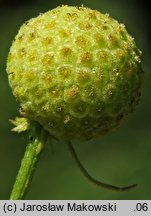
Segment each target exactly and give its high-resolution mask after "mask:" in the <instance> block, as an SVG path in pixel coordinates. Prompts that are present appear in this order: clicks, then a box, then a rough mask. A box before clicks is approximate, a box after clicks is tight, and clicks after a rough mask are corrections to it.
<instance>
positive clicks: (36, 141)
mask: <svg viewBox="0 0 151 216" xmlns="http://www.w3.org/2000/svg"><path fill="white" fill-rule="evenodd" d="M33 135H34V136H35V138H34V137H33V138H32V137H31V139H33V140H31V142H30V143H29V144H28V145H27V147H26V151H25V154H24V157H23V159H22V161H21V166H20V169H19V172H18V174H17V177H16V181H15V184H14V186H13V189H12V192H11V195H10V200H21V199H23V197H24V195H25V192H26V190H27V188H28V186H29V183H30V180H31V176H32V174H33V172H34V170H35V166H36V162H37V160H38V158H39V156H40V153H41V151H42V149H43V146H44V143H45V142H46V139H47V134H46V132H45V131H44V130H43V129H41V128H40V126H39V125H38V126H37V125H36V126H35V127H34V129H33Z"/></svg>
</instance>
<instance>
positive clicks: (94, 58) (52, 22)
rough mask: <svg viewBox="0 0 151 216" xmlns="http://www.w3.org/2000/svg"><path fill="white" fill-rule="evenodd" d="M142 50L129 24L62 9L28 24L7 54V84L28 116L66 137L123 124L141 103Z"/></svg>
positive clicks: (81, 9) (98, 132) (82, 9)
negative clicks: (132, 34) (128, 26)
mask: <svg viewBox="0 0 151 216" xmlns="http://www.w3.org/2000/svg"><path fill="white" fill-rule="evenodd" d="M140 56H141V51H140V50H139V49H138V48H137V46H136V44H135V41H134V39H133V38H132V37H131V36H130V35H129V34H128V32H127V31H126V29H125V26H124V25H123V24H119V23H118V22H117V21H116V20H114V19H113V18H110V16H109V15H107V14H101V13H100V12H98V11H96V10H92V9H89V8H86V7H73V6H60V7H57V8H56V9H53V10H51V11H48V12H46V13H44V14H40V15H39V16H38V17H36V18H33V19H31V20H29V21H27V22H25V23H24V24H23V26H22V27H21V28H20V30H19V32H18V34H17V36H16V38H15V40H14V42H13V44H12V46H11V49H10V52H9V56H8V61H7V72H8V77H9V83H10V86H11V88H12V90H13V94H14V95H15V97H16V99H17V101H18V102H19V103H20V106H21V108H22V110H23V113H24V116H26V117H27V118H28V119H29V120H31V121H37V122H38V123H39V124H41V125H42V126H43V127H44V128H45V129H46V130H47V131H49V133H50V134H51V135H53V136H55V137H57V138H64V139H72V138H77V139H91V138H94V137H97V136H99V135H102V134H105V133H107V132H108V131H110V130H111V129H114V128H116V127H118V126H119V123H120V122H121V120H122V119H124V118H125V116H127V115H128V114H129V113H131V112H132V111H133V109H134V108H135V105H136V104H137V103H138V100H139V96H140V87H141V80H142V69H141V60H140V59H141V57H140Z"/></svg>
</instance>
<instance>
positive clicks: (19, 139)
mask: <svg viewBox="0 0 151 216" xmlns="http://www.w3.org/2000/svg"><path fill="white" fill-rule="evenodd" d="M147 2H148V4H147ZM147 2H145V1H136V0H126V1H125V0H112V1H111V0H93V1H91V0H83V1H80V0H78V1H73V0H70V1H69V0H68V1H60V0H56V1H51V0H30V1H27V0H24V1H23V0H22V1H21V0H20V1H17V0H16V1H13V0H10V1H9V0H0V199H8V198H9V194H10V191H11V188H12V185H13V183H14V180H15V176H16V174H17V170H18V168H19V166H20V161H21V158H22V156H23V154H24V151H25V148H26V144H27V142H28V134H20V135H19V134H16V133H13V132H11V131H10V130H11V125H10V123H9V119H14V118H15V117H16V116H18V109H19V106H18V104H17V103H16V101H15V99H14V97H13V95H12V93H11V90H10V88H9V85H8V80H7V75H6V58H7V54H8V51H9V47H10V45H11V43H12V40H13V38H14V36H15V35H16V34H17V31H18V29H19V27H20V26H21V25H22V24H23V22H24V21H26V20H28V19H30V18H31V17H35V16H37V15H38V14H39V13H40V12H45V11H47V10H50V9H52V8H55V7H56V6H58V5H60V4H69V5H81V4H84V5H85V6H88V7H91V8H92V9H97V10H99V11H101V12H103V13H109V14H110V15H111V16H112V17H113V18H115V19H117V20H118V21H119V22H122V23H124V24H126V26H127V29H128V31H129V32H130V34H131V35H133V37H134V38H135V39H136V41H137V45H138V46H139V48H140V49H141V50H142V51H143V70H144V71H145V79H144V85H143V91H142V97H141V101H140V104H139V106H138V107H137V109H136V111H135V112H134V113H133V114H132V115H131V116H130V117H129V118H128V120H127V121H126V122H124V123H123V124H122V125H121V127H120V129H118V130H117V131H114V132H111V133H109V134H108V135H107V136H105V137H102V138H99V139H96V140H92V141H89V142H78V141H75V142H74V146H75V148H76V151H77V153H78V155H79V157H80V159H81V161H82V163H83V164H84V166H85V167H86V168H87V169H88V170H89V172H90V173H91V175H92V176H94V177H95V178H97V179H100V180H102V181H104V182H106V183H111V184H114V185H129V184H133V183H138V184H139V186H138V187H137V188H135V189H132V190H129V191H126V192H115V191H111V190H107V189H102V188H98V187H97V186H95V185H93V184H91V183H90V182H89V181H87V179H85V178H84V177H83V176H82V174H81V173H80V171H79V169H78V167H77V166H76V164H75V163H74V160H73V158H72V157H71V155H70V153H69V151H68V148H67V146H66V143H65V142H56V141H53V142H52V144H47V145H46V146H45V149H44V151H43V154H42V155H41V158H40V161H39V163H38V166H37V169H36V172H35V175H34V177H33V181H32V183H31V185H30V189H29V191H28V193H27V195H26V199H117V200H118V199H151V73H150V69H151V61H150V54H151V52H150V49H151V43H150V41H149V38H151V34H150V33H151V32H150V30H151V29H150V28H151V26H150V25H151V24H150V20H151V17H150V15H149V12H150V11H149V1H147Z"/></svg>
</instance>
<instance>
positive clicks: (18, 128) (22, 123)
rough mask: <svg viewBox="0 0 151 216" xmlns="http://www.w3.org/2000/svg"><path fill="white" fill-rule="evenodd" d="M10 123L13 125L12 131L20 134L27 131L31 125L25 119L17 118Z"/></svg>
mask: <svg viewBox="0 0 151 216" xmlns="http://www.w3.org/2000/svg"><path fill="white" fill-rule="evenodd" d="M10 122H11V123H12V124H13V125H15V127H14V128H13V129H12V131H15V132H18V133H21V132H23V131H26V130H29V128H30V126H31V124H30V121H29V120H28V119H27V118H24V117H17V118H16V119H15V120H10Z"/></svg>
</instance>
